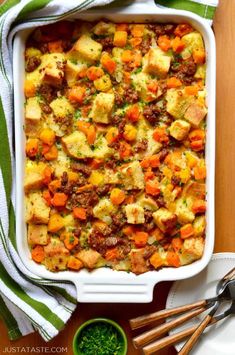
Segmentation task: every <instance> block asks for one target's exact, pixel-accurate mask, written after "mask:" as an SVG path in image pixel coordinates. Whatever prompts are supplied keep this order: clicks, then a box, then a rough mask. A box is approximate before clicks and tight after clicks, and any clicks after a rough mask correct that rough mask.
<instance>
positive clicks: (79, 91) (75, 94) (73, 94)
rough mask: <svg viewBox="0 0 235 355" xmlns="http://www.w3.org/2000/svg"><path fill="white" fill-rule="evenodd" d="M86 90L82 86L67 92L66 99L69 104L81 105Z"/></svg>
mask: <svg viewBox="0 0 235 355" xmlns="http://www.w3.org/2000/svg"><path fill="white" fill-rule="evenodd" d="M85 94H86V88H85V87H83V86H74V87H72V88H71V89H69V90H68V99H69V101H71V102H74V103H78V104H80V105H81V104H82V103H83V100H84V98H85Z"/></svg>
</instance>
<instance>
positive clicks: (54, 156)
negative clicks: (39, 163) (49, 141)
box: [44, 145, 58, 160]
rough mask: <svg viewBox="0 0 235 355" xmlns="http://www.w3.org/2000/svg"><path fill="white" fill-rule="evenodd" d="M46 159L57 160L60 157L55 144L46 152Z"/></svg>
mask: <svg viewBox="0 0 235 355" xmlns="http://www.w3.org/2000/svg"><path fill="white" fill-rule="evenodd" d="M44 157H45V159H46V160H55V159H57V157H58V149H57V148H56V146H55V145H53V146H51V147H50V149H49V151H48V152H47V153H45V154H44Z"/></svg>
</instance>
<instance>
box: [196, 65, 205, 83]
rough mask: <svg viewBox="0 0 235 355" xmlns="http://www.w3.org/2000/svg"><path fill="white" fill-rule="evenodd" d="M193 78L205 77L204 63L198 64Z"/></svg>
mask: <svg viewBox="0 0 235 355" xmlns="http://www.w3.org/2000/svg"><path fill="white" fill-rule="evenodd" d="M194 78H196V79H203V80H204V79H205V78H206V65H205V64H198V66H197V70H196V73H195V74H194Z"/></svg>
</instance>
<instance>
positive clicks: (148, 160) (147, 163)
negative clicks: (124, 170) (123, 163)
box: [140, 158, 150, 169]
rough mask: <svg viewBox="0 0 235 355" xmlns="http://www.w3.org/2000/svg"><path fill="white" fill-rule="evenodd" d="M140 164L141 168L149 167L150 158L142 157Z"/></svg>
mask: <svg viewBox="0 0 235 355" xmlns="http://www.w3.org/2000/svg"><path fill="white" fill-rule="evenodd" d="M140 165H141V167H142V168H144V169H147V168H149V167H150V159H149V158H144V159H143V160H142V161H141V162H140Z"/></svg>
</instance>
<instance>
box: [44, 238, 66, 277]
mask: <svg viewBox="0 0 235 355" xmlns="http://www.w3.org/2000/svg"><path fill="white" fill-rule="evenodd" d="M44 251H45V260H44V264H45V266H46V268H47V269H48V270H51V271H60V270H65V269H66V268H67V263H68V260H69V251H68V249H66V248H65V246H64V243H63V242H62V241H61V240H60V239H59V238H55V237H52V238H51V240H50V243H49V244H48V245H47V246H45V247H44Z"/></svg>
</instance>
